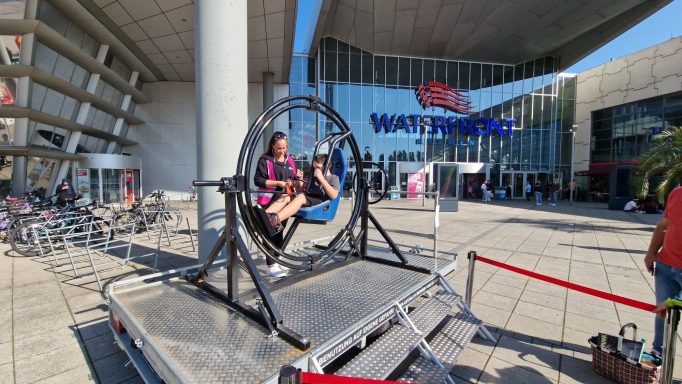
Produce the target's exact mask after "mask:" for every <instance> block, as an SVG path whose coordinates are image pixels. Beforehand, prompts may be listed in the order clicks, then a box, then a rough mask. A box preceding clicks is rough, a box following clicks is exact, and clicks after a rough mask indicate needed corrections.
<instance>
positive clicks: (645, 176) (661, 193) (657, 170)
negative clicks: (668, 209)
mask: <svg viewBox="0 0 682 384" xmlns="http://www.w3.org/2000/svg"><path fill="white" fill-rule="evenodd" d="M640 161H641V163H640V165H639V167H638V169H639V173H640V177H639V178H638V179H637V180H636V181H635V183H636V189H637V190H638V191H639V194H640V195H643V196H645V195H647V194H648V193H649V188H650V187H651V186H650V184H649V182H650V180H651V179H652V178H653V177H657V176H660V177H662V179H661V181H660V182H659V183H658V185H656V188H655V191H656V194H657V195H658V199H659V201H660V202H663V201H665V198H666V197H667V196H668V194H669V193H670V191H672V189H673V188H674V187H675V186H677V184H678V183H679V182H680V181H681V180H682V179H681V178H682V129H680V128H673V129H670V130H666V131H663V132H662V133H661V134H660V135H659V137H658V138H657V139H656V141H655V142H653V143H652V144H651V147H650V149H649V151H648V152H647V153H646V154H645V155H644V156H642V157H641V158H640Z"/></svg>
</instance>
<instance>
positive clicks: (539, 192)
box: [535, 180, 542, 205]
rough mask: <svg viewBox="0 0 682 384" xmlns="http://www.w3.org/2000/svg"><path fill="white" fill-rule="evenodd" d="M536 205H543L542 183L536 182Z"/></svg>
mask: <svg viewBox="0 0 682 384" xmlns="http://www.w3.org/2000/svg"><path fill="white" fill-rule="evenodd" d="M535 205H542V183H541V182H540V181H539V180H538V181H536V182H535Z"/></svg>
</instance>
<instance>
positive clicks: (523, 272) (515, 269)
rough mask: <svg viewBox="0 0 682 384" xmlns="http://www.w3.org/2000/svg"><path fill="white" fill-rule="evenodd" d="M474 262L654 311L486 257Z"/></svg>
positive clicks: (610, 294)
mask: <svg viewBox="0 0 682 384" xmlns="http://www.w3.org/2000/svg"><path fill="white" fill-rule="evenodd" d="M476 260H478V261H481V262H483V263H487V264H490V265H494V266H496V267H498V268H502V269H506V270H508V271H512V272H516V273H519V274H521V275H525V276H528V277H532V278H534V279H538V280H542V281H546V282H548V283H552V284H555V285H558V286H561V287H564V288H568V289H571V290H574V291H578V292H582V293H586V294H588V295H592V296H596V297H600V298H602V299H606V300H610V301H614V302H616V303H620V304H624V305H627V306H630V307H634V308H638V309H641V310H644V311H649V312H653V311H654V309H655V308H656V305H655V304H649V303H645V302H643V301H639V300H634V299H629V298H627V297H623V296H618V295H614V294H613V293H608V292H604V291H600V290H597V289H594V288H590V287H586V286H584V285H580V284H575V283H571V282H568V281H564V280H560V279H557V278H555V277H550V276H547V275H543V274H540V273H537V272H531V271H528V270H525V269H521V268H519V267H514V266H512V265H509V264H505V263H501V262H499V261H495V260H491V259H488V258H487V257H483V256H479V255H476Z"/></svg>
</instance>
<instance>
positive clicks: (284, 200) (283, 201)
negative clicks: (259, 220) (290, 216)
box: [265, 195, 291, 213]
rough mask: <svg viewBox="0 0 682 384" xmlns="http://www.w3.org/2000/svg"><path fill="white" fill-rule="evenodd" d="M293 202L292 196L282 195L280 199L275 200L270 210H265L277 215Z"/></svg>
mask: <svg viewBox="0 0 682 384" xmlns="http://www.w3.org/2000/svg"><path fill="white" fill-rule="evenodd" d="M290 201H291V196H289V195H282V196H280V197H279V199H277V200H275V201H274V202H273V203H272V204H270V206H269V207H268V209H266V210H265V212H267V213H277V212H279V211H281V210H282V208H284V206H286V205H287V204H289V202H290Z"/></svg>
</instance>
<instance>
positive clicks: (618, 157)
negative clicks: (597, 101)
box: [590, 94, 682, 163]
mask: <svg viewBox="0 0 682 384" xmlns="http://www.w3.org/2000/svg"><path fill="white" fill-rule="evenodd" d="M676 128H677V129H679V128H682V94H672V95H668V96H663V97H656V98H652V99H647V100H640V101H637V102H634V103H629V104H623V105H619V106H617V107H612V108H606V109H601V110H598V111H593V112H592V130H591V132H592V136H591V139H590V161H591V162H592V163H603V162H624V161H632V160H636V159H637V158H638V157H639V156H641V155H643V154H645V153H646V152H647V151H648V150H649V143H650V142H651V141H652V140H655V139H656V135H658V134H659V133H661V132H662V131H664V130H671V129H676Z"/></svg>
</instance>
